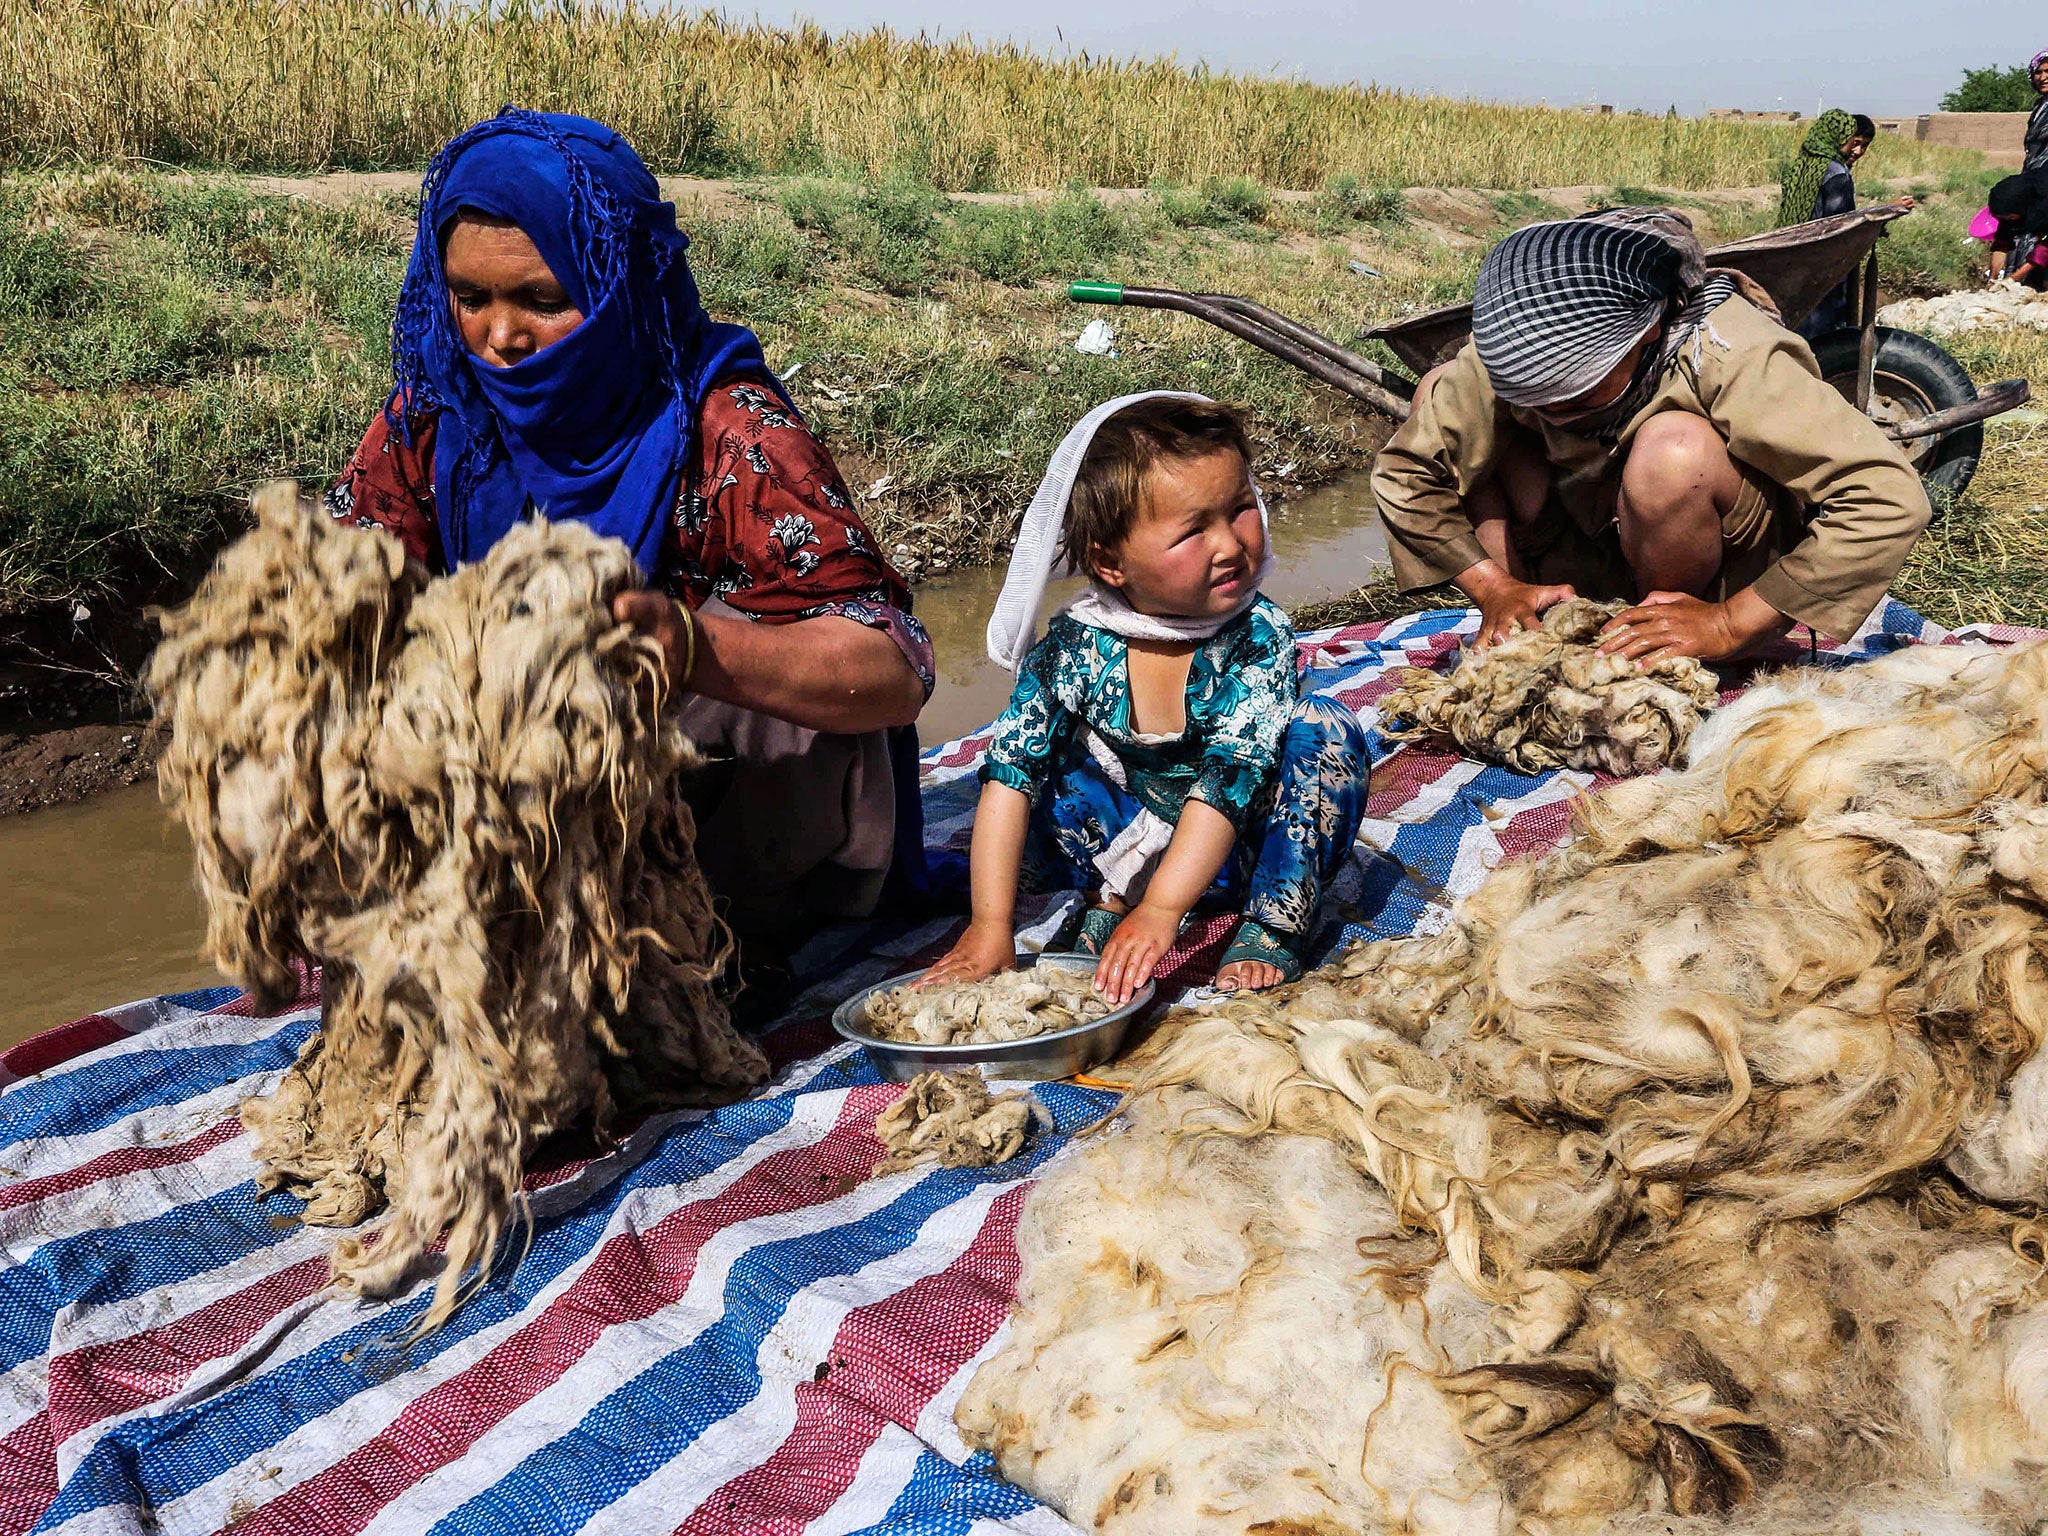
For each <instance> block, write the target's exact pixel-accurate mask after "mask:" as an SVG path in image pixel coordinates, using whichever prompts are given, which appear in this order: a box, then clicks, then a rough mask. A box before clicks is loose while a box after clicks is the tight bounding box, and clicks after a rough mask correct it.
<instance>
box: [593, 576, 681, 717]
mask: <svg viewBox="0 0 2048 1536" xmlns="http://www.w3.org/2000/svg"><path fill="white" fill-rule="evenodd" d="M612 617H613V618H614V619H615V620H617V621H618V622H619V623H621V624H630V625H632V626H633V627H634V628H635V629H637V630H639V631H640V633H641V634H643V635H646V636H648V637H649V638H650V639H652V640H653V641H654V642H655V643H656V644H657V645H659V646H660V647H661V654H662V656H663V657H664V658H665V659H666V660H667V662H668V683H669V692H670V693H671V694H674V693H675V692H676V691H677V690H678V688H679V687H680V685H681V681H682V676H683V664H684V662H685V661H686V660H688V651H689V638H688V631H687V630H685V629H684V627H683V626H684V624H685V623H686V622H687V621H686V620H685V619H684V618H683V616H682V615H681V614H680V613H678V612H676V604H675V599H674V598H672V597H667V596H665V595H663V594H662V593H660V592H649V591H647V590H646V589H645V588H642V589H640V590H638V591H633V592H621V593H619V594H618V596H616V597H614V598H613V599H612Z"/></svg>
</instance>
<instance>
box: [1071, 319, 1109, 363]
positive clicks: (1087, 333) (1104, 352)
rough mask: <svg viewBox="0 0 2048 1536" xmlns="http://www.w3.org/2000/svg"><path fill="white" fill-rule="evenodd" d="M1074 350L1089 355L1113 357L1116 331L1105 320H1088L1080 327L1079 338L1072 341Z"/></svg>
mask: <svg viewBox="0 0 2048 1536" xmlns="http://www.w3.org/2000/svg"><path fill="white" fill-rule="evenodd" d="M1074 350H1075V351H1076V352H1083V353H1086V354H1087V355H1088V356H1089V357H1114V356H1116V332H1115V330H1113V329H1112V328H1111V326H1110V323H1109V322H1108V321H1107V320H1090V321H1089V322H1088V324H1087V325H1086V326H1084V327H1083V328H1082V331H1081V336H1080V339H1079V340H1078V341H1076V342H1075V343H1074Z"/></svg>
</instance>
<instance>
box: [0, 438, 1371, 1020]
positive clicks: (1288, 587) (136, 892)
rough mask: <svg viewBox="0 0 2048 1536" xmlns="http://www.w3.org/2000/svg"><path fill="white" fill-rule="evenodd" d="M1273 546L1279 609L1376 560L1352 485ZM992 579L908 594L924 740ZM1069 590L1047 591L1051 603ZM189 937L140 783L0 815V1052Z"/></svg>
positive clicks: (958, 696)
mask: <svg viewBox="0 0 2048 1536" xmlns="http://www.w3.org/2000/svg"><path fill="white" fill-rule="evenodd" d="M1273 545H1274V555H1275V560H1276V568H1275V571H1274V575H1273V578H1272V579H1271V580H1270V581H1269V582H1268V583H1267V584H1266V588H1265V590H1266V593H1267V595H1268V596H1270V597H1272V598H1273V599H1274V600H1275V601H1276V602H1278V603H1280V604H1281V605H1282V606H1285V607H1292V606H1294V605H1295V604H1298V603H1304V602H1311V601H1314V600H1316V599H1318V598H1324V597H1333V596H1336V595H1338V594H1340V593H1344V592H1348V591H1350V590H1352V589H1353V588H1354V587H1358V586H1361V585H1363V584H1364V583H1365V582H1366V581H1367V580H1369V579H1370V578H1371V576H1372V574H1373V572H1374V570H1375V568H1377V567H1379V566H1383V565H1384V564H1385V561H1386V545H1385V542H1384V538H1383V536H1382V534H1381V531H1380V527H1379V523H1378V520H1377V518H1375V517H1374V515H1373V510H1372V502H1371V499H1370V497H1369V495H1368V494H1367V492H1366V487H1365V477H1364V476H1363V475H1359V476H1354V477H1351V478H1348V479H1346V480H1341V481H1336V482H1333V483H1332V484H1330V485H1327V486H1324V487H1321V488H1320V489H1318V490H1315V491H1312V492H1310V493H1308V494H1307V495H1304V496H1302V497H1301V498H1299V499H1298V500H1295V501H1292V502H1289V503H1286V504H1285V505H1283V506H1281V507H1280V508H1278V509H1276V510H1275V512H1274V513H1273ZM1002 584H1003V572H1002V570H1001V568H1000V567H997V568H994V569H988V570H971V571H960V572H956V573H954V574H952V575H948V576H945V577H942V578H940V579H939V580H937V581H933V582H928V583H926V584H925V585H923V586H921V587H919V588H918V591H917V612H918V616H919V617H920V618H921V619H923V620H924V622H925V624H926V626H927V627H928V628H929V629H930V630H931V632H932V640H933V643H934V645H935V647H936V649H937V652H938V660H939V685H938V688H937V690H936V691H935V692H934V693H933V695H932V698H931V702H930V703H929V704H928V705H927V706H926V707H925V712H924V714H923V716H922V717H921V718H920V720H919V721H918V729H919V733H920V735H921V736H922V737H923V739H924V742H925V744H926V745H927V746H929V745H932V744H934V743H936V742H940V741H945V740H949V739H950V738H952V737H955V736H960V735H964V734H965V733H966V732H968V731H971V730H973V729H974V728H975V727H977V726H980V725H984V724H986V723H987V722H988V721H989V720H991V719H993V718H994V717H995V716H996V714H997V713H999V712H1000V711H1001V709H1002V707H1003V704H1004V701H1005V700H1006V699H1008V697H1009V692H1010V682H1011V679H1010V677H1009V675H1008V674H1007V673H1005V672H1003V671H1002V670H1001V669H1000V668H999V667H997V666H995V665H994V664H993V663H992V662H990V661H989V660H988V658H987V656H986V655H985V654H984V651H983V630H984V628H985V627H986V625H987V623H988V615H989V612H990V610H991V609H992V608H993V606H994V604H995V598H996V593H997V592H998V591H999V590H1001V588H1002ZM1076 585H1077V583H1073V582H1069V583H1066V584H1064V585H1061V586H1058V587H1056V588H1055V590H1054V599H1053V600H1054V601H1057V600H1058V599H1059V598H1062V597H1065V596H1066V595H1067V594H1068V593H1070V592H1072V591H1073V590H1074V588H1075V586H1076ZM1048 606H1049V605H1048ZM204 931H205V920H204V918H203V917H202V915H201V913H200V910H199V901H198V897H197V895H196V893H195V892H194V890H193V888H192V850H191V846H190V844H189V843H188V842H187V841H186V839H185V835H184V832H183V830H182V829H181V828H179V827H178V826H176V825H175V824H174V823H172V822H171V821H170V819H169V818H168V816H166V814H165V813H164V811H163V808H162V807H161V806H160V805H158V803H157V798H156V788H155V786H154V785H153V784H142V785H137V786H135V787H134V788H130V789H121V790H117V791H114V792H112V793H110V794H105V795H100V796H98V797H97V798H95V799H92V800H89V801H87V802H85V803H84V804H81V805H73V806H63V807H59V808H57V809H54V810H44V811H33V812H29V813H26V814H21V815H14V816H5V817H0V1048H4V1047H5V1046H8V1045H11V1044H13V1043H14V1042H16V1041H18V1040H20V1039H23V1038H24V1037H26V1036H28V1035H31V1034H34V1033H36V1032H37V1031H39V1030H44V1029H49V1028H51V1027H53V1026H55V1025H58V1024H63V1023H67V1022H69V1021H70V1020H72V1019H74V1018H78V1017H80V1016H81V1015H84V1014H87V1013H91V1012H92V1011H93V1010H95V1009H98V1008H106V1007H111V1006H112V1005H114V1004H116V1003H122V1002H128V1001H130V1000H132V999H135V998H139V997H148V996H151V995H153V994H155V993H159V992H178V991H184V990H187V989H190V988H193V987H199V986H209V985H214V984H217V983H218V982H219V981H220V980H221V978H220V977H219V976H217V975H216V974H215V973H214V972H213V970H212V969H211V968H210V967H209V966H208V965H207V964H206V962H205V961H204V960H202V959H201V958H200V956H199V950H200V943H201V939H202V937H203V935H204Z"/></svg>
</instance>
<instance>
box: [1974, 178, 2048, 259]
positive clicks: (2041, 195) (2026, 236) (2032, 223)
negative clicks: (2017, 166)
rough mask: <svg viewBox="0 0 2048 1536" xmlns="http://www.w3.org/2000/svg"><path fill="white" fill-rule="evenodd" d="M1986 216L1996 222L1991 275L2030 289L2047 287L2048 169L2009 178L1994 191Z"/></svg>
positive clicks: (1987, 203) (1987, 200)
mask: <svg viewBox="0 0 2048 1536" xmlns="http://www.w3.org/2000/svg"><path fill="white" fill-rule="evenodd" d="M1984 211H1985V212H1986V213H1988V214H1990V215H1991V217H1992V219H1993V220H1994V221H1995V225H1996V228H1995V230H1994V232H1993V234H1992V236H1991V262H1990V269H1989V270H1990V276H1991V279H1992V281H1993V282H1996V281H1998V280H1999V279H2000V278H2010V279H2011V280H2012V281H2013V282H2016V283H2021V284H2023V285H2025V286H2027V287H2030V288H2041V287H2043V286H2048V245H2044V243H2043V242H2044V241H2048V167H2044V168H2043V169H2041V170H2038V171H2022V172H2021V173H2020V174H2019V175H2017V176H2008V177H2006V178H2005V179H2004V180H2002V181H2000V182H1998V183H1997V184H1996V185H1995V186H1993V187H1992V189H1991V195H1990V197H1989V198H1987V199H1986V201H1985V210H1984Z"/></svg>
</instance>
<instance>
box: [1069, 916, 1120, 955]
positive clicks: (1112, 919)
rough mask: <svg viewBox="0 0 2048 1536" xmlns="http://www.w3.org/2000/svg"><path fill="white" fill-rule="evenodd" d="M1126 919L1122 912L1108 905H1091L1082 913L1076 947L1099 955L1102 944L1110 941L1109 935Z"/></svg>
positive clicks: (1075, 939)
mask: <svg viewBox="0 0 2048 1536" xmlns="http://www.w3.org/2000/svg"><path fill="white" fill-rule="evenodd" d="M1123 920H1124V915H1123V914H1122V913H1121V912H1112V911H1110V910H1109V908H1107V907H1090V908H1089V909H1088V910H1087V911H1086V912H1084V913H1083V914H1082V915H1081V931H1080V932H1079V933H1077V934H1075V935H1074V948H1075V949H1077V950H1079V951H1080V952H1081V953H1082V954H1084V955H1099V954H1101V953H1102V946H1103V945H1105V944H1107V943H1108V942H1109V936H1110V935H1111V934H1113V933H1115V932H1116V925H1117V924H1118V923H1120V922H1122V921H1123Z"/></svg>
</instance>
